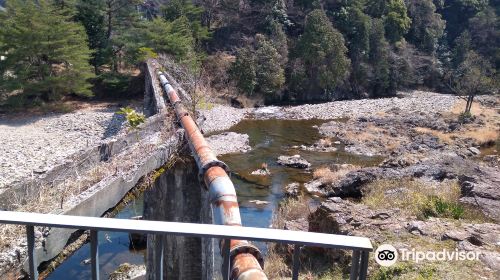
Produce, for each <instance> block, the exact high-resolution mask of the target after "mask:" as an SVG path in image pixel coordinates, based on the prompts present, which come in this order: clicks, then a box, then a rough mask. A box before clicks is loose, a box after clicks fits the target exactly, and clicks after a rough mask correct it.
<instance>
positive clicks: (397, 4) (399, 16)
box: [384, 0, 411, 43]
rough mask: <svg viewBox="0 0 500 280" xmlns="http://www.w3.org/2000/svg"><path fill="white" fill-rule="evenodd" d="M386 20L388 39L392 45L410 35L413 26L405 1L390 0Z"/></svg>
mask: <svg viewBox="0 0 500 280" xmlns="http://www.w3.org/2000/svg"><path fill="white" fill-rule="evenodd" d="M384 20H385V32H386V34H387V39H389V41H391V42H392V43H395V42H399V41H400V40H401V38H403V36H404V35H406V33H408V30H409V29H410V25H411V19H410V18H409V17H408V14H407V10H406V5H405V2H404V1H403V0H388V2H387V14H386V15H385V17H384Z"/></svg>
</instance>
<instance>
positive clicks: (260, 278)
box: [158, 72, 267, 280]
mask: <svg viewBox="0 0 500 280" xmlns="http://www.w3.org/2000/svg"><path fill="white" fill-rule="evenodd" d="M158 76H159V79H160V83H161V86H162V87H163V89H164V90H165V93H166V95H167V96H168V99H169V101H170V104H171V105H172V107H173V109H174V110H175V114H176V116H177V119H178V121H179V123H180V124H181V126H182V128H184V130H185V134H186V138H187V140H188V143H189V148H190V149H191V152H192V153H193V156H194V158H195V160H196V164H197V165H198V169H199V172H200V174H199V175H200V179H202V182H204V186H205V188H206V189H207V190H208V193H209V199H210V203H211V205H212V211H213V217H214V223H215V224H218V225H228V226H241V216H240V209H239V205H238V199H237V197H236V191H235V188H234V185H233V182H232V181H231V179H230V178H229V176H228V175H227V172H228V171H229V168H228V166H227V165H226V164H225V163H224V162H222V161H220V160H218V159H217V157H216V156H215V154H214V152H213V151H212V149H210V147H209V145H208V143H207V141H206V140H205V137H203V134H202V133H201V131H200V129H199V128H198V125H197V124H196V123H195V122H194V120H193V118H192V117H191V116H190V114H189V111H188V110H187V109H186V108H185V106H184V105H183V104H182V101H181V99H180V98H179V96H178V95H177V92H176V91H175V89H174V88H173V87H172V85H171V84H170V82H169V81H168V79H167V78H166V77H165V75H164V74H163V73H162V72H159V73H158ZM223 242H224V241H223V240H221V242H220V244H219V245H220V246H221V247H220V248H222V246H223ZM221 251H222V250H221ZM230 260H231V261H230V263H231V273H230V274H231V279H232V280H250V279H251V280H267V277H266V275H265V274H264V271H263V270H262V269H263V267H264V260H263V258H262V254H261V252H260V251H259V249H258V248H257V247H255V246H254V245H252V244H251V243H250V242H248V241H245V240H231V241H230Z"/></svg>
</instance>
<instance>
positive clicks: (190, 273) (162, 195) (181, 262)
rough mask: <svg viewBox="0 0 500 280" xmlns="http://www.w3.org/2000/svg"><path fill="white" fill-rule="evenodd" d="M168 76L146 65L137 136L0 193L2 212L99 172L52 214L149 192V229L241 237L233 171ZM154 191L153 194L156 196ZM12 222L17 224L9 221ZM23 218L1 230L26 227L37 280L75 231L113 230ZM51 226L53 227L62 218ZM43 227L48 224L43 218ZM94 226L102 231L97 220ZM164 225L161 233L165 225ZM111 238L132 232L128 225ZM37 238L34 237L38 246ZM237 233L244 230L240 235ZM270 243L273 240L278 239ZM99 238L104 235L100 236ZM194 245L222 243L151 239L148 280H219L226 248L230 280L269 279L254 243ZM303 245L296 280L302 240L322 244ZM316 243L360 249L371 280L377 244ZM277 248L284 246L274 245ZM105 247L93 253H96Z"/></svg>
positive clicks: (96, 212) (90, 211)
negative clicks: (218, 261)
mask: <svg viewBox="0 0 500 280" xmlns="http://www.w3.org/2000/svg"><path fill="white" fill-rule="evenodd" d="M161 68H162V67H161V66H160V65H159V63H158V62H157V61H155V60H149V61H147V63H146V64H145V66H144V69H143V70H144V72H145V95H144V112H145V114H146V116H147V117H148V118H147V121H146V122H145V123H144V124H142V125H141V126H140V127H139V129H138V130H134V131H131V132H130V133H128V134H126V135H122V136H120V137H118V138H114V139H112V140H108V141H106V142H104V143H102V144H100V145H98V146H95V147H92V148H90V149H88V150H86V151H84V152H82V153H80V154H77V155H75V156H74V157H72V158H71V160H69V161H67V162H66V163H64V164H61V165H60V166H56V167H54V168H53V169H51V170H50V171H48V172H46V173H45V174H43V175H42V176H40V177H38V178H34V179H33V180H31V181H29V182H23V183H22V184H18V185H16V186H14V187H13V188H11V189H9V190H8V191H5V192H3V193H1V194H0V205H1V207H3V209H4V210H14V209H10V205H9V204H8V203H7V202H8V201H9V199H8V198H9V197H12V196H15V197H20V198H22V199H29V197H32V196H36V195H38V194H39V192H40V191H43V190H44V188H40V186H46V185H51V184H57V182H61V181H68V180H69V181H72V180H73V181H77V180H80V179H81V178H80V175H79V174H83V173H85V172H87V171H88V170H89V169H91V168H96V167H98V168H102V170H103V173H104V175H102V177H101V178H99V180H98V181H97V182H95V183H94V184H92V185H91V186H90V187H89V188H87V189H86V190H84V191H83V192H82V193H81V194H79V195H78V196H77V197H76V198H73V199H72V201H71V203H66V204H65V205H66V206H65V207H61V208H62V209H60V210H56V211H54V212H53V214H62V215H67V216H87V217H101V216H106V214H107V213H110V212H111V211H112V209H113V208H114V207H115V206H116V205H118V204H119V203H120V202H121V201H122V200H123V199H124V197H126V196H127V194H129V193H130V192H131V191H133V190H134V189H137V188H143V189H145V192H144V193H145V205H144V214H143V217H144V219H145V220H153V221H172V222H182V223H191V224H216V225H224V226H230V227H236V228H240V227H241V226H242V225H241V218H240V213H239V208H238V200H237V197H236V192H235V189H234V186H233V184H232V182H231V180H230V178H229V176H228V174H227V171H228V170H229V168H228V166H226V165H225V164H224V163H223V162H221V161H219V160H218V159H217V158H216V156H215V155H214V153H213V152H212V151H211V149H210V147H209V146H208V144H207V142H206V141H205V139H204V137H203V135H202V133H201V132H200V130H199V128H198V126H197V124H196V123H195V121H194V120H193V119H192V118H191V115H192V114H191V112H189V111H188V110H187V108H186V107H185V106H184V105H183V102H190V98H189V96H188V95H187V94H185V92H184V91H183V90H182V89H181V88H180V87H179V85H178V84H176V82H175V80H174V79H173V78H172V77H171V76H170V75H169V74H168V69H167V71H165V72H163V73H162V72H160V70H161ZM181 159H182V160H181ZM151 185H152V186H153V187H150V186H151ZM148 186H149V187H148ZM68 204H69V206H68ZM61 206H62V203H61ZM6 213H9V215H10V216H6V215H5V214H6ZM12 213H13V214H12ZM16 217H18V216H17V214H15V213H14V212H5V213H3V214H2V213H1V212H0V223H2V222H4V223H14V224H21V225H26V226H27V234H28V248H26V251H23V252H22V253H21V255H22V257H21V258H20V259H19V261H21V262H22V263H24V266H23V267H24V270H25V271H27V272H29V273H30V275H31V278H36V277H37V272H38V269H37V268H38V267H39V266H40V265H41V264H46V262H49V261H51V260H52V261H53V260H54V259H58V258H61V252H63V255H64V251H65V250H67V249H65V247H66V245H67V244H68V240H71V239H74V238H75V229H78V228H81V229H90V230H91V232H94V233H95V232H96V231H95V230H100V229H103V228H106V227H104V226H95V227H89V226H88V225H87V226H86V224H84V223H83V222H82V223H83V224H78V223H76V222H75V224H73V225H71V226H70V225H64V224H62V225H61V224H58V223H51V222H48V220H47V222H44V223H42V222H40V223H36V222H33V221H31V222H30V221H26V220H25V219H27V218H26V217H25V216H19V217H22V218H16ZM50 217H51V218H52V219H53V216H50ZM40 219H41V220H44V219H45V218H44V217H42V216H41V217H40ZM47 219H48V218H47ZM75 219H76V218H75ZM95 223H96V224H99V223H101V222H100V220H95ZM137 223H138V228H137V229H138V230H137V231H139V232H147V233H150V232H149V231H147V230H146V229H141V228H140V227H139V225H141V224H140V221H137ZM42 225H45V227H44V228H42V229H41V230H43V233H42V234H38V235H37V234H36V232H35V231H34V226H42ZM158 226H159V227H161V225H158ZM200 227H201V225H200ZM111 229H115V230H125V228H121V227H119V226H116V227H114V228H111ZM127 231H129V230H127ZM130 231H133V230H130ZM30 232H32V238H31V239H30ZM228 232H230V231H228ZM231 232H232V231H231ZM234 232H236V233H238V232H239V231H238V230H237V229H235V230H234ZM244 232H246V229H245V228H242V230H241V235H239V234H236V235H234V236H248V237H250V238H249V239H255V240H266V237H261V238H260V239H259V238H258V236H259V235H258V234H256V236H255V238H252V235H251V234H250V235H244V234H243V233H244ZM250 232H251V231H250ZM269 234H270V236H272V234H271V232H269ZM299 234H301V233H299ZM311 234H312V233H311ZM264 235H265V234H264ZM264 235H262V236H264ZM91 236H95V235H92V234H91ZM193 236H209V237H210V236H212V237H215V236H218V235H216V234H211V233H210V234H209V232H208V231H207V233H206V235H203V234H201V235H195V234H188V233H186V234H185V235H183V234H177V235H165V234H164V235H161V234H150V235H148V241H147V242H148V251H147V260H148V261H147V271H148V276H147V278H148V279H161V278H168V279H214V278H216V277H215V276H214V252H215V250H214V248H215V247H217V246H218V247H219V248H220V251H221V252H222V254H223V258H224V261H223V267H222V276H223V279H238V280H244V279H255V280H259V279H267V277H266V275H265V274H264V272H263V269H262V268H263V266H264V258H263V257H262V254H261V252H260V251H259V250H258V248H257V247H255V246H254V245H252V244H251V243H250V242H249V241H245V240H239V239H230V238H225V239H220V241H219V243H218V244H217V245H216V244H214V240H213V239H212V238H197V237H193ZM297 236H298V237H295V239H292V241H293V240H295V243H294V242H292V243H294V244H296V247H295V249H296V250H295V251H296V253H295V257H294V276H293V278H294V279H297V278H296V277H298V260H299V258H300V246H299V243H300V239H301V238H302V239H303V240H308V238H312V237H313V236H309V237H308V236H307V235H297ZM35 237H36V238H35ZM316 238H319V239H318V240H321V239H322V238H324V239H325V240H327V239H328V238H333V239H335V238H337V239H336V240H333V239H332V240H333V241H329V242H324V243H321V242H319V241H318V243H317V244H316V245H317V246H323V245H324V246H325V247H332V248H344V249H350V250H353V265H352V279H358V277H359V278H360V279H363V278H364V277H366V265H367V261H368V252H369V251H370V250H371V244H370V242H369V241H368V240H367V239H359V240H357V239H355V238H354V239H353V240H351V239H349V238H347V239H346V238H344V237H338V236H337V237H335V236H333V235H332V236H330V237H321V238H320V237H319V236H318V237H316ZM91 239H92V238H91ZM268 239H269V240H273V241H277V240H278V239H276V238H274V239H273V238H271V237H270V238H268ZM30 240H31V242H30ZM92 240H93V239H92ZM283 240H284V239H283ZM283 240H282V241H283ZM311 240H313V239H311ZM278 241H279V240H278ZM283 242H285V241H283ZM289 242H291V241H290V240H289ZM357 242H359V247H357V245H355V244H356V243H357ZM330 243H331V244H330ZM30 244H31V246H30ZM93 244H94V245H95V244H97V240H94V243H93ZM303 244H305V245H308V244H309V245H314V244H315V243H314V242H312V241H311V242H309V243H308V242H305V241H304V242H303ZM96 246H97V245H95V247H93V248H95V249H96V250H97V247H96ZM66 254H67V252H66ZM27 257H29V258H27ZM94 257H97V255H96V256H93V260H94ZM152 260H156V261H152ZM296 262H297V263H296ZM98 267H99V265H98V261H96V263H95V265H93V269H94V271H93V272H94V277H97V278H98V276H99V275H98V274H99V273H98ZM95 269H97V271H95ZM10 273H13V274H11V275H15V274H16V273H21V272H19V271H17V270H14V272H12V271H11V272H10Z"/></svg>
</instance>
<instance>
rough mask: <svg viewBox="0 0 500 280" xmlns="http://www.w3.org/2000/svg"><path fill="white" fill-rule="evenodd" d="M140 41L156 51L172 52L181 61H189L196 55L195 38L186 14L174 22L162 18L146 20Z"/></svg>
mask: <svg viewBox="0 0 500 280" xmlns="http://www.w3.org/2000/svg"><path fill="white" fill-rule="evenodd" d="M140 43H141V44H142V45H143V46H145V47H148V48H151V49H153V50H154V52H156V53H166V54H170V55H172V56H174V57H175V58H176V59H177V60H179V61H181V62H189V61H191V60H192V59H193V58H194V57H196V56H195V55H194V52H195V51H194V38H193V37H192V35H191V32H190V30H189V23H188V21H187V18H186V17H184V16H182V17H180V18H178V19H176V20H174V21H173V22H168V21H166V20H164V19H162V18H156V19H154V20H152V21H148V22H146V23H145V28H144V30H143V36H142V40H141V42H140Z"/></svg>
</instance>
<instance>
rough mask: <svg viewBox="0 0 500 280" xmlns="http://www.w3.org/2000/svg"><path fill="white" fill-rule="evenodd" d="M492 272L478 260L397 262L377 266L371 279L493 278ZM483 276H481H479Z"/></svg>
mask: <svg viewBox="0 0 500 280" xmlns="http://www.w3.org/2000/svg"><path fill="white" fill-rule="evenodd" d="M493 274H494V272H492V271H491V270H490V271H487V270H485V269H484V265H483V264H482V263H480V262H479V261H451V262H433V263H422V264H415V263H411V262H399V263H396V264H395V265H393V266H391V267H379V266H377V269H376V270H375V271H373V272H372V274H371V275H370V277H369V279H372V280H402V279H404V280H435V279H464V280H465V279H467V280H468V279H470V280H472V279H495V278H494V277H495V276H494V275H493ZM481 277H483V278H481Z"/></svg>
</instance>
